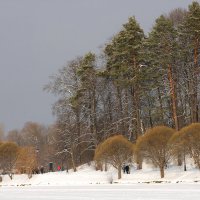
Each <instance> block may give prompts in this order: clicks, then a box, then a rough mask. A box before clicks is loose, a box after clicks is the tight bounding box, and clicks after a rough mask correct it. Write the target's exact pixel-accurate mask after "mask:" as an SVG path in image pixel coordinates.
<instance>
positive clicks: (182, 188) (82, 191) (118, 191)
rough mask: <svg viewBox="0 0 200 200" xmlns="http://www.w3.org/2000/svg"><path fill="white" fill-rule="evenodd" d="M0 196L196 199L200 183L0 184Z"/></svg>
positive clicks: (85, 199) (90, 199) (7, 199)
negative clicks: (13, 185) (62, 185)
mask: <svg viewBox="0 0 200 200" xmlns="http://www.w3.org/2000/svg"><path fill="white" fill-rule="evenodd" d="M0 199H1V200H15V199H19V200H25V199H26V200H27V199H28V200H40V199H42V200H51V199H52V200H53V199H54V200H58V199H59V200H60V199H66V200H119V199H120V200H135V199H137V200H146V199H148V200H163V199H164V200H175V199H180V200H189V199H192V200H199V199H200V184H132V185H115V184H114V185H88V186H64V187H61V186H59V187H58V186H45V187H43V186H34V187H33V186H30V187H29V186H24V187H0Z"/></svg>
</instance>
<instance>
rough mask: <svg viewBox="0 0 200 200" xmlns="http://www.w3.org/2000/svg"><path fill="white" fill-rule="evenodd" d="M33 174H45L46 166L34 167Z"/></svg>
mask: <svg viewBox="0 0 200 200" xmlns="http://www.w3.org/2000/svg"><path fill="white" fill-rule="evenodd" d="M33 174H44V167H43V166H40V167H38V168H35V169H33Z"/></svg>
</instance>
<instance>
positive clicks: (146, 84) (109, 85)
mask: <svg viewBox="0 0 200 200" xmlns="http://www.w3.org/2000/svg"><path fill="white" fill-rule="evenodd" d="M199 22H200V5H199V3H198V2H193V3H192V4H191V5H189V7H188V10H182V9H175V10H173V11H171V12H170V13H169V14H168V15H162V16H160V17H158V18H157V19H156V21H155V24H154V26H153V28H152V30H151V32H150V33H149V34H148V35H147V36H146V35H145V34H144V32H143V30H142V28H141V27H140V25H139V24H138V22H137V21H136V19H135V18H134V17H131V18H129V20H128V22H127V23H125V24H124V25H123V26H122V29H121V30H120V31H119V32H118V33H117V34H115V35H114V36H113V38H112V39H111V40H110V41H108V42H107V43H106V44H105V45H104V48H103V49H102V52H101V55H100V56H97V55H95V54H94V53H91V52H89V53H87V54H86V55H84V56H82V57H78V58H75V59H74V60H72V61H70V62H69V63H67V65H66V66H64V67H63V68H61V69H60V70H59V71H58V73H57V74H55V75H53V76H52V77H51V81H50V83H49V84H48V85H46V87H45V90H46V91H48V92H51V93H53V94H55V95H57V96H58V101H57V102H56V103H55V104H54V106H53V112H54V114H55V115H56V117H57V121H56V126H57V135H56V137H57V139H56V140H57V142H58V146H59V147H60V151H59V152H66V153H68V155H69V156H70V158H71V160H72V163H73V166H74V170H76V165H79V164H81V163H85V162H88V161H90V160H92V158H93V156H94V149H95V148H96V147H97V145H98V144H99V143H100V142H102V141H103V140H105V139H106V138H108V137H109V136H112V135H114V134H116V133H120V134H122V135H123V136H125V137H126V138H128V140H129V141H131V142H135V141H136V140H137V138H138V137H139V136H140V135H142V134H144V133H145V131H146V130H147V129H148V128H151V127H154V126H157V125H165V126H168V127H171V128H174V129H175V130H177V131H178V130H180V129H181V128H182V127H184V126H186V125H188V124H190V123H195V122H199V120H200V117H199V77H200V76H199V72H200V66H199V62H200V53H199V52H200V23H199ZM180 163H181V161H180V162H179V164H180Z"/></svg>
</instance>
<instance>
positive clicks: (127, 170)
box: [125, 165, 130, 174]
mask: <svg viewBox="0 0 200 200" xmlns="http://www.w3.org/2000/svg"><path fill="white" fill-rule="evenodd" d="M125 171H126V173H127V174H130V168H129V166H128V165H126V166H125Z"/></svg>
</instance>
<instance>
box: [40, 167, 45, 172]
mask: <svg viewBox="0 0 200 200" xmlns="http://www.w3.org/2000/svg"><path fill="white" fill-rule="evenodd" d="M40 173H41V174H44V167H43V166H41V167H40Z"/></svg>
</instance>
